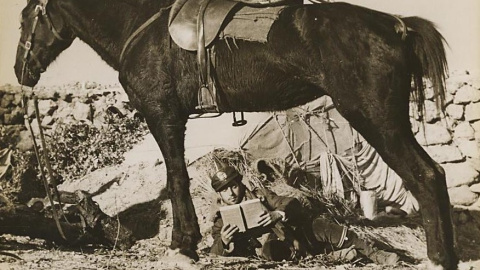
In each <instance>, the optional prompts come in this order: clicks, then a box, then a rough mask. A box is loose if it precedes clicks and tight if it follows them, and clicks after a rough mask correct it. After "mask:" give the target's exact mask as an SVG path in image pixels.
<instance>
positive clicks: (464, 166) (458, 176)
mask: <svg viewBox="0 0 480 270" xmlns="http://www.w3.org/2000/svg"><path fill="white" fill-rule="evenodd" d="M442 167H443V169H445V175H446V178H447V187H449V188H450V187H457V186H462V185H470V184H473V183H476V182H478V176H479V175H480V174H479V173H478V172H477V171H476V170H475V169H474V168H473V167H472V166H471V165H470V164H469V163H467V162H462V163H447V164H442Z"/></svg>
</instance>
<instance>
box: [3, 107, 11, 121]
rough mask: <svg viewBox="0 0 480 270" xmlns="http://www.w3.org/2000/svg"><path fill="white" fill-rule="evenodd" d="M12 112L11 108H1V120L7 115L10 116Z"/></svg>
mask: <svg viewBox="0 0 480 270" xmlns="http://www.w3.org/2000/svg"><path fill="white" fill-rule="evenodd" d="M11 111H12V110H11V109H10V108H3V107H0V119H1V118H2V116H4V115H5V114H8V113H10V112H11Z"/></svg>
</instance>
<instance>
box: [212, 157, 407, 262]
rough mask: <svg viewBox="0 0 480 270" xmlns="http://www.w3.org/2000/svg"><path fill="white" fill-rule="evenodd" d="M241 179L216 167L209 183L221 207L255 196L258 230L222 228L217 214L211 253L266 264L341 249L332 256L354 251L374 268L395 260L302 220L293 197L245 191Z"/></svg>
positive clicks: (340, 230)
mask: <svg viewBox="0 0 480 270" xmlns="http://www.w3.org/2000/svg"><path fill="white" fill-rule="evenodd" d="M242 178H243V176H242V175H241V174H240V173H239V172H238V171H237V170H236V169H235V168H233V167H231V166H228V165H226V164H220V169H219V171H217V172H216V173H215V174H214V175H213V176H211V185H212V187H213V189H214V190H215V191H216V192H217V193H218V194H219V196H220V197H221V204H222V205H235V204H239V203H242V202H244V201H247V200H251V199H255V198H260V200H261V202H262V203H263V205H264V206H265V208H266V209H267V210H265V211H263V212H262V213H261V214H259V215H260V221H259V224H260V226H259V227H258V228H254V229H249V230H246V231H245V232H239V228H238V226H236V225H232V224H224V222H223V219H222V217H221V215H220V213H219V211H217V212H216V214H215V219H214V225H213V228H212V235H213V238H214V243H213V245H212V247H211V250H210V252H211V253H212V254H216V255H221V256H243V257H248V256H255V255H257V256H259V257H261V258H263V259H266V260H273V261H282V260H297V259H300V258H302V257H305V256H307V255H317V254H322V253H327V252H331V251H341V252H336V253H335V254H336V255H337V257H336V258H338V259H342V260H352V259H353V258H354V257H355V256H356V255H357V252H358V253H360V254H362V255H363V256H365V257H367V258H368V259H370V260H372V261H373V262H374V263H377V264H384V265H394V264H396V263H397V262H398V260H399V256H398V255H397V254H395V253H391V252H387V251H384V250H379V249H378V248H376V247H374V246H373V245H372V244H370V243H367V242H366V241H364V240H362V239H360V238H359V237H358V236H357V235H356V234H355V233H354V232H353V231H350V230H348V229H347V228H346V227H344V226H340V225H337V224H335V223H332V222H330V221H328V220H326V219H324V218H321V217H316V218H314V219H313V220H312V219H310V218H307V217H306V216H307V215H304V214H303V211H302V206H301V204H300V202H299V201H298V200H297V199H295V198H292V197H285V196H278V195H276V194H275V193H274V192H272V191H270V190H267V189H254V190H252V191H250V190H248V189H247V187H246V186H245V185H244V184H243V183H242Z"/></svg>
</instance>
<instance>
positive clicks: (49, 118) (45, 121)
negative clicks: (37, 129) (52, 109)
mask: <svg viewBox="0 0 480 270" xmlns="http://www.w3.org/2000/svg"><path fill="white" fill-rule="evenodd" d="M54 122H55V121H54V119H53V117H52V116H50V115H47V116H45V117H44V118H43V119H42V126H49V125H51V124H53V123H54Z"/></svg>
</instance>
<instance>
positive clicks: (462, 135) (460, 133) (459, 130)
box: [453, 122, 475, 140]
mask: <svg viewBox="0 0 480 270" xmlns="http://www.w3.org/2000/svg"><path fill="white" fill-rule="evenodd" d="M453 137H454V138H455V139H465V140H473V139H475V130H474V129H473V127H472V126H471V125H470V124H469V123H468V122H461V123H459V124H458V125H457V126H456V127H455V128H454V130H453Z"/></svg>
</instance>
